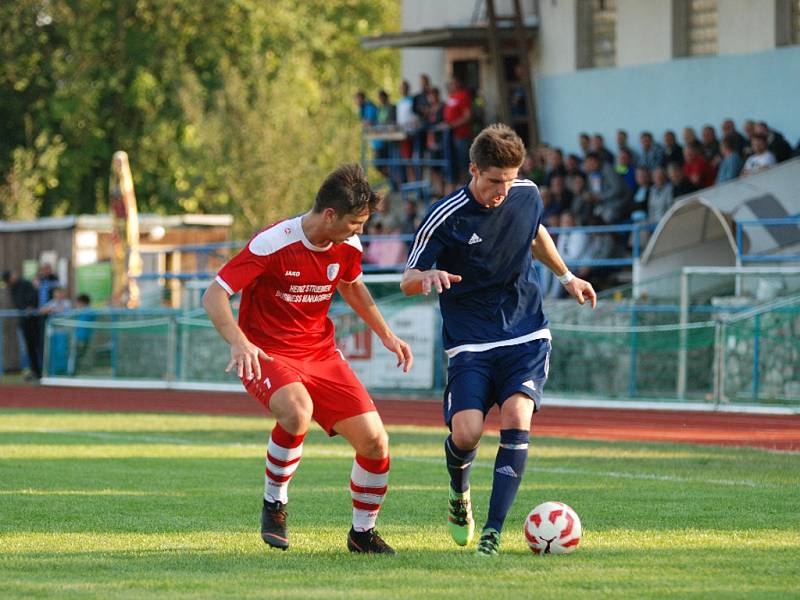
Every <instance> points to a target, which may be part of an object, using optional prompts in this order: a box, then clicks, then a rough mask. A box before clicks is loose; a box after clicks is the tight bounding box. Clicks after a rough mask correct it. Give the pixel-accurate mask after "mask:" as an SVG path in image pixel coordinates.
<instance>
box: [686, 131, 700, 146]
mask: <svg viewBox="0 0 800 600" xmlns="http://www.w3.org/2000/svg"><path fill="white" fill-rule="evenodd" d="M699 141H700V140H698V139H697V134H696V133H695V131H694V127H684V128H683V146H684V148H685V147H686V146H688V145H689V144H694V143H695V142H699Z"/></svg>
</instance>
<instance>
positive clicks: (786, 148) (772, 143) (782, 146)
mask: <svg viewBox="0 0 800 600" xmlns="http://www.w3.org/2000/svg"><path fill="white" fill-rule="evenodd" d="M754 130H755V133H756V134H758V135H761V136H764V139H766V140H767V150H769V151H770V152H771V153H772V156H774V157H775V160H776V161H777V162H783V161H785V160H788V159H789V158H791V156H792V147H791V146H790V145H789V142H787V141H786V138H785V137H783V134H782V133H780V132H779V131H775V130H773V129H770V127H769V125H767V124H766V122H764V121H759V122H758V123H756V125H755V129H754Z"/></svg>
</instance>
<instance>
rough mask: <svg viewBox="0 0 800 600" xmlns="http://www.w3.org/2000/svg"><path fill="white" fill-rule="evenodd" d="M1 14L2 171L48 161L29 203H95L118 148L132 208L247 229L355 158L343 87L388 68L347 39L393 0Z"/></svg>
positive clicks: (372, 25)
mask: <svg viewBox="0 0 800 600" xmlns="http://www.w3.org/2000/svg"><path fill="white" fill-rule="evenodd" d="M0 23H2V25H0V27H2V29H0V59H2V60H1V61H0V183H2V182H6V185H8V182H9V177H12V179H13V180H14V181H17V180H18V179H19V173H21V172H22V171H21V169H23V170H24V168H27V167H25V165H30V164H31V159H30V156H34V155H35V156H38V157H40V158H44V157H46V161H45V163H47V164H48V165H50V164H51V163H55V169H51V171H52V173H50V174H49V175H48V176H47V177H45V178H44V180H46V181H49V182H55V184H54V185H52V186H48V185H44V186H42V185H35V186H33V187H31V188H30V189H31V190H32V192H31V193H32V194H33V196H34V197H35V198H36V200H37V202H38V203H39V204H38V207H37V211H36V212H37V214H39V215H48V214H70V213H79V212H95V211H104V210H106V206H107V201H108V200H107V184H108V173H109V165H110V157H111V155H112V153H113V152H114V151H115V150H125V151H126V152H128V154H129V155H130V158H131V167H132V171H133V176H134V180H135V183H136V191H137V198H138V200H139V203H140V206H141V210H142V211H145V212H146V211H157V212H184V211H189V212H221V211H222V212H232V213H233V214H234V215H235V216H236V217H237V224H238V226H239V227H240V229H241V231H243V232H244V231H249V230H251V229H252V228H253V227H255V226H256V224H257V223H262V222H263V221H264V220H269V219H271V218H274V217H276V216H277V215H278V214H284V213H285V212H286V211H296V210H302V209H303V208H305V207H307V206H308V205H309V204H310V202H311V200H312V199H313V194H314V193H315V191H316V188H317V186H318V185H319V183H320V182H321V180H322V178H323V177H324V175H325V173H326V172H327V171H328V170H330V168H332V167H333V166H335V165H336V164H339V163H341V162H345V161H353V160H357V159H358V149H359V146H358V143H359V139H358V137H359V124H358V120H357V118H356V115H355V110H354V106H353V100H352V97H353V92H354V91H355V90H356V89H357V88H362V87H363V88H364V89H367V90H375V89H377V88H379V87H386V88H388V89H396V85H395V84H396V82H397V80H398V77H399V61H398V56H397V53H396V52H394V51H389V50H382V51H377V52H367V51H365V50H363V49H361V47H360V37H361V36H364V35H370V34H373V33H376V32H379V31H387V30H392V29H396V28H397V26H398V25H399V3H398V0H271V1H270V2H268V3H267V2H259V1H256V0H207V1H204V2H197V1H196V0H169V1H167V0H115V1H114V2H111V1H110V0H80V1H79V2H78V1H68V0H19V1H17V2H10V3H0ZM26 123H28V124H29V126H28V128H27V131H28V133H26V125H25V124H26ZM42 135H43V136H44V137H40V136H42ZM36 140H39V143H40V144H41V143H44V144H45V146H46V147H45V148H36V146H35V144H36ZM51 146H52V150H49V151H48V149H49V148H50V147H51ZM15 152H16V154H15ZM26 153H27V154H26ZM25 157H27V158H25ZM34 164H36V161H34ZM44 166H45V164H44V163H42V164H40V165H39V167H37V168H39V169H40V170H41V169H43V168H44ZM48 168H50V167H48ZM41 181H42V179H41V177H40V182H41ZM4 189H5V188H4ZM7 197H8V195H7V194H6V195H5V196H4V198H7ZM6 212H7V211H6Z"/></svg>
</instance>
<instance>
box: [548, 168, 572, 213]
mask: <svg viewBox="0 0 800 600" xmlns="http://www.w3.org/2000/svg"><path fill="white" fill-rule="evenodd" d="M550 195H551V196H552V197H553V204H555V205H556V206H559V207H560V210H559V213H561V212H562V211H565V210H569V209H570V207H571V206H572V200H573V198H574V197H573V194H572V192H571V191H570V190H569V189H568V188H567V184H566V179H565V178H564V177H563V176H561V175H557V176H556V177H553V178H552V179H551V180H550Z"/></svg>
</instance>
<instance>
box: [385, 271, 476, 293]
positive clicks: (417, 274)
mask: <svg viewBox="0 0 800 600" xmlns="http://www.w3.org/2000/svg"><path fill="white" fill-rule="evenodd" d="M459 281H461V275H454V274H453V273H448V272H447V271H442V270H440V269H428V270H427V271H420V270H419V269H407V270H406V272H405V273H403V279H402V281H401V282H400V289H401V290H403V293H404V294H405V295H406V296H416V295H418V294H424V295H425V296H427V295H428V294H430V293H431V291H432V290H436V292H437V293H438V294H441V293H442V292H443V291H444V290H449V289H450V286H451V285H452V284H454V283H458V282H459Z"/></svg>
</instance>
